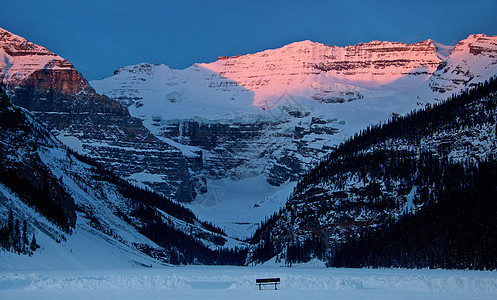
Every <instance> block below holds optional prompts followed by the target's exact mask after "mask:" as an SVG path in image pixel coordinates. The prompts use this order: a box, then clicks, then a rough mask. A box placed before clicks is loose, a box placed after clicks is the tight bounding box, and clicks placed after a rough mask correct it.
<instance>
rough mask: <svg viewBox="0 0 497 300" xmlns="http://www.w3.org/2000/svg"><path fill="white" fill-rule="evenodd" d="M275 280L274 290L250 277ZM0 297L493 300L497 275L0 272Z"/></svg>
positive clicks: (192, 269) (265, 270)
mask: <svg viewBox="0 0 497 300" xmlns="http://www.w3.org/2000/svg"><path fill="white" fill-rule="evenodd" d="M263 277H280V278H281V285H280V286H279V288H278V290H274V287H271V286H266V287H265V288H263V290H259V289H258V287H257V286H256V285H255V279H256V278H263ZM0 298H1V299H22V298H30V299H31V298H43V299H46V298H50V299H88V298H93V299H102V298H105V299H108V298H112V299H138V298H140V299H198V298H202V299H228V298H230V299H303V298H307V299H497V272H474V271H446V270H391V269H380V270H372V269H358V270H354V269H326V268H317V267H294V268H285V267H206V266H189V267H154V268H150V269H148V268H146V269H143V268H140V269H139V268H136V269H106V270H64V271H55V270H40V271H0Z"/></svg>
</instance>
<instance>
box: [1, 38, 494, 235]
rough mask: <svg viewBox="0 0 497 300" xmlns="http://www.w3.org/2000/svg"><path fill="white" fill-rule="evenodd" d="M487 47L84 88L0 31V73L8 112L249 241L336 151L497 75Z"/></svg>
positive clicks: (159, 70)
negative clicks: (20, 111)
mask: <svg viewBox="0 0 497 300" xmlns="http://www.w3.org/2000/svg"><path fill="white" fill-rule="evenodd" d="M496 39H497V38H496V37H488V36H485V35H482V34H479V35H472V36H470V37H468V38H467V39H465V40H463V41H461V42H460V43H459V44H458V45H457V46H456V47H455V48H454V47H451V46H445V45H442V44H440V43H437V42H435V41H432V40H427V41H423V42H419V43H415V44H412V45H408V44H404V43H396V42H380V41H373V42H369V43H362V44H358V45H355V46H346V47H336V46H328V45H323V44H320V43H314V42H311V41H302V42H296V43H292V44H289V45H286V46H284V47H281V48H279V49H273V50H266V51H262V52H259V53H254V54H248V55H240V56H234V57H219V59H218V60H217V61H215V62H212V63H199V64H194V65H192V66H191V67H189V68H187V69H184V70H174V69H171V68H169V67H167V66H164V65H150V64H139V65H135V66H129V67H123V68H120V69H118V70H116V71H115V74H114V76H112V77H110V78H107V79H104V80H99V81H92V82H91V86H90V85H88V83H87V82H86V80H85V79H84V78H83V77H82V76H81V74H79V73H78V72H77V71H76V70H75V69H74V67H73V66H72V65H71V64H70V63H69V62H67V61H66V60H64V59H63V58H61V57H59V56H57V55H56V54H53V53H51V52H50V51H48V50H47V49H46V48H44V47H42V46H38V45H34V44H32V43H29V42H28V41H26V40H25V39H23V38H21V37H18V36H15V35H13V34H11V33H9V32H7V31H5V30H1V31H0V45H1V47H0V51H2V54H3V55H0V58H1V59H0V72H1V74H2V75H1V76H2V81H3V82H4V83H5V84H7V85H8V87H9V94H10V95H11V97H12V100H13V102H14V103H16V104H18V105H20V106H22V107H24V108H27V109H29V110H30V111H32V112H33V113H34V115H35V116H36V118H37V119H38V120H40V121H42V122H43V123H44V124H46V125H47V126H48V127H49V128H50V130H51V131H52V132H53V133H54V134H55V135H56V136H57V138H58V139H60V140H61V141H63V142H64V143H65V144H66V145H67V146H69V147H71V148H72V149H74V150H76V151H78V152H80V153H83V154H86V155H89V156H91V157H93V158H94V159H96V160H97V161H98V162H100V163H102V164H104V165H105V166H106V167H108V168H110V169H111V170H113V171H115V172H116V173H118V174H119V175H120V176H122V177H124V178H126V179H127V180H128V181H132V182H135V183H136V184H140V185H143V186H147V187H150V188H152V189H153V190H155V191H159V192H162V193H164V194H165V195H167V196H170V197H172V198H174V199H177V200H179V201H183V202H190V203H191V205H190V208H191V209H192V210H194V211H195V213H197V214H198V215H199V216H201V218H203V219H208V220H211V221H213V222H215V223H216V224H218V225H219V226H221V227H223V228H224V229H225V230H227V232H228V233H229V234H231V235H234V236H249V235H250V234H251V233H252V232H253V231H254V230H255V227H256V224H258V223H259V222H260V221H261V220H263V219H264V218H265V217H267V216H269V215H271V214H272V213H273V212H274V211H276V210H278V208H279V207H281V206H282V205H283V204H284V202H285V201H286V199H287V197H288V195H289V194H290V192H291V191H292V189H293V187H294V185H295V183H296V181H297V180H298V179H299V178H301V177H302V176H303V174H305V172H306V170H308V169H309V168H310V167H312V166H313V165H314V164H315V163H316V162H317V161H318V160H319V159H320V158H322V157H324V156H325V155H326V154H327V153H328V152H329V151H330V150H331V149H333V148H334V147H336V146H337V145H338V144H340V143H341V142H343V141H344V140H345V139H346V138H348V137H350V136H352V135H353V134H354V133H356V132H358V131H360V130H361V129H363V128H365V127H366V126H368V125H370V124H374V123H377V122H380V121H385V120H387V119H389V118H391V117H392V116H396V115H398V114H405V113H408V112H409V111H411V110H413V109H416V108H420V107H424V106H425V105H428V104H430V103H434V102H436V101H437V100H439V99H444V98H446V97H448V96H449V95H450V93H452V92H458V91H460V90H461V89H464V88H466V87H471V86H473V85H474V84H476V83H478V82H481V81H484V80H485V79H488V78H489V77H490V76H492V74H496V73H497V65H496V61H497V59H496V54H495V53H496V51H497V50H496V49H497V47H496ZM453 48H454V51H452V49H453ZM93 88H95V89H96V91H97V92H99V93H102V94H104V95H106V96H108V97H106V96H100V95H98V94H96V92H95V90H93Z"/></svg>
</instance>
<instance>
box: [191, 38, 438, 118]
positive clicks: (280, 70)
mask: <svg viewBox="0 0 497 300" xmlns="http://www.w3.org/2000/svg"><path fill="white" fill-rule="evenodd" d="M440 61H441V60H440V58H439V57H438V56H437V47H436V46H435V45H434V44H433V43H432V42H430V41H424V42H419V43H415V44H412V45H408V44H405V43H396V42H380V41H372V42H369V43H361V44H357V45H355V46H345V47H337V46H328V45H324V44H321V43H315V42H311V41H302V42H295V43H292V44H289V45H286V46H284V47H281V48H279V49H274V50H266V51H262V52H258V53H254V54H248V55H242V56H236V57H228V58H224V59H221V60H218V61H216V62H213V63H206V64H199V65H200V66H202V67H203V68H205V69H208V70H211V71H213V72H215V73H218V74H220V75H222V76H223V77H225V78H227V79H229V80H233V81H235V82H236V83H238V84H239V85H240V86H243V87H244V88H246V89H247V90H250V91H252V92H254V93H255V96H254V104H255V105H256V106H258V107H261V108H264V107H265V106H267V105H270V103H271V101H274V100H275V99H278V98H279V97H281V95H282V94H284V93H289V94H291V95H293V96H295V97H297V98H298V97H304V98H314V99H315V100H320V101H323V102H334V101H335V99H336V97H335V95H332V93H330V92H327V90H330V88H331V89H333V88H336V87H337V85H340V86H342V87H343V86H346V87H347V88H348V89H353V90H357V89H380V90H381V89H385V88H386V89H388V85H390V84H393V83H394V82H399V81H406V80H407V81H411V82H412V81H413V80H415V81H416V82H424V81H425V80H427V79H428V78H429V76H431V74H432V73H433V72H434V71H435V70H436V68H437V66H438V64H439V63H440ZM410 84H412V83H410ZM400 86H402V84H401V85H400ZM327 94H328V95H327ZM328 96H329V97H328Z"/></svg>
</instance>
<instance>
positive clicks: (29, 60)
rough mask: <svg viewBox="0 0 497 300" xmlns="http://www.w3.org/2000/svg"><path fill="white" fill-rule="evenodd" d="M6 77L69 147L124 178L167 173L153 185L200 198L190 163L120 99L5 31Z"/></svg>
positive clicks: (1, 55) (2, 66)
mask: <svg viewBox="0 0 497 300" xmlns="http://www.w3.org/2000/svg"><path fill="white" fill-rule="evenodd" d="M0 75H1V80H2V82H3V84H4V85H6V86H7V89H8V93H9V95H10V97H11V99H12V101H13V103H15V104H17V105H20V106H22V107H24V108H26V109H28V110H30V111H31V112H32V113H33V114H34V115H35V116H36V118H37V119H38V120H40V121H42V122H43V123H44V124H46V125H47V127H48V128H49V129H50V130H51V131H52V133H53V134H54V135H56V136H57V137H58V138H59V139H60V140H61V141H63V142H64V143H65V144H66V145H68V146H69V147H71V148H72V149H73V150H75V151H78V152H80V153H83V154H87V155H91V156H92V157H93V158H95V159H96V160H97V161H99V162H100V163H102V164H104V165H105V166H106V167H108V168H110V169H111V170H113V171H115V172H116V173H118V174H119V175H121V176H123V177H128V176H130V175H131V174H136V173H139V174H149V173H154V174H161V176H164V177H166V178H167V180H162V179H161V177H160V176H159V179H158V180H155V181H153V182H149V185H150V186H152V187H154V188H155V189H156V190H158V191H161V192H163V193H164V194H165V195H167V196H171V197H174V198H176V199H181V200H183V201H191V200H192V197H194V192H193V189H192V184H191V182H190V176H189V170H188V166H187V162H186V160H185V159H184V157H183V155H182V154H181V152H180V151H178V150H177V149H176V148H174V147H172V146H170V145H168V144H166V143H164V142H161V141H160V140H159V139H157V138H156V137H155V136H154V135H152V134H151V133H150V132H149V131H148V130H147V129H146V128H145V127H143V125H142V123H141V121H140V120H139V119H136V118H133V117H132V116H130V115H129V113H128V111H127V109H126V108H124V107H122V106H121V105H120V104H119V103H118V102H116V101H114V100H111V99H109V98H107V97H105V96H101V95H98V94H96V93H95V90H94V89H93V88H92V87H91V86H90V85H89V84H88V82H87V81H86V79H84V78H83V77H82V75H81V74H80V73H79V72H78V71H77V70H75V68H74V67H73V66H72V65H71V64H70V63H69V62H68V61H67V60H65V59H63V58H61V57H60V56H58V55H56V54H54V53H52V52H50V51H49V50H47V49H46V48H45V47H42V46H39V45H35V44H33V43H30V42H29V41H27V40H26V39H24V38H22V37H19V36H16V35H14V34H12V33H10V32H8V31H6V30H3V29H0Z"/></svg>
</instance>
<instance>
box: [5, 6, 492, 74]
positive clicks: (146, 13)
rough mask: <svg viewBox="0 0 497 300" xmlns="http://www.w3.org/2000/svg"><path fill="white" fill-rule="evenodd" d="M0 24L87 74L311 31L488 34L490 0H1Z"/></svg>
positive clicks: (363, 35) (336, 36)
mask: <svg viewBox="0 0 497 300" xmlns="http://www.w3.org/2000/svg"><path fill="white" fill-rule="evenodd" d="M0 27H2V28H4V29H6V30H9V31H11V32H13V33H15V34H18V35H21V36H23V37H25V38H27V39H28V40H30V41H32V42H34V43H37V44H41V45H44V46H46V47H47V48H49V49H50V50H52V51H54V52H56V53H57V54H59V55H61V56H62V57H64V58H67V59H69V60H70V61H71V62H72V63H73V64H74V65H75V66H76V68H77V69H78V70H79V71H81V72H82V73H83V75H84V76H85V77H86V78H88V79H90V80H92V79H100V78H103V77H108V76H111V75H112V72H113V70H115V69H117V68H118V67H121V66H126V65H131V64H136V63H140V62H149V63H163V64H167V65H169V66H171V67H174V68H185V67H188V66H189V65H191V64H192V63H195V62H210V61H213V60H215V59H216V58H217V57H218V56H223V55H230V56H231V55H237V54H246V53H253V52H257V51H261V50H265V49H269V48H277V47H281V46H283V45H285V44H288V43H291V42H294V41H300V40H306V39H309V40H312V41H315V42H321V43H325V44H331V45H338V46H343V45H347V44H350V45H352V44H357V43H359V42H369V41H371V40H389V41H401V42H408V43H412V42H418V41H422V40H426V39H428V38H432V39H434V40H437V41H439V42H441V43H445V44H455V43H457V42H458V41H459V40H461V39H463V38H465V37H467V36H468V35H469V34H471V33H486V34H488V35H496V34H497V1H495V0H469V1H468V0H438V1H436V0H402V1H401V0H397V1H386V0H384V1H382V0H343V1H338V0H337V1H312V0H309V1H292V0H284V1H279V0H276V1H270V0H266V1H263V0H261V1H259V0H252V1H247V0H246V1H236V0H232V1H217V0H204V1H199V0H197V1H194V0H183V1H166V0H157V1H154V0H133V1H131V0H115V1H114V0H43V1H40V0H22V1H18V0H2V3H1V7H0Z"/></svg>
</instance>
